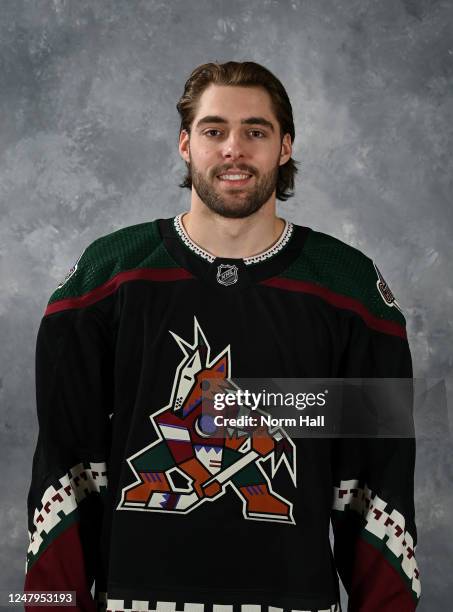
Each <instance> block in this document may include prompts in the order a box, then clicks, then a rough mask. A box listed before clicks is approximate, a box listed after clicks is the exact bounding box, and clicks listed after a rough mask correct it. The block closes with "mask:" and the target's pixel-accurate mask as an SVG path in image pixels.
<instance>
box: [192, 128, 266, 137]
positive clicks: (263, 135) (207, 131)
mask: <svg viewBox="0 0 453 612" xmlns="http://www.w3.org/2000/svg"><path fill="white" fill-rule="evenodd" d="M218 131H219V130H215V129H212V130H206V132H204V134H205V136H206V135H208V134H210V133H211V132H218ZM250 134H259V137H260V138H265V136H266V134H264V133H263V132H260V131H259V130H250Z"/></svg>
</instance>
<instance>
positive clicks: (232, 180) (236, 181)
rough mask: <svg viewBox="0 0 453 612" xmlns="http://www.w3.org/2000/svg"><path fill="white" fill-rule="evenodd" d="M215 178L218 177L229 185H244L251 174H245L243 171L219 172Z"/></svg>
mask: <svg viewBox="0 0 453 612" xmlns="http://www.w3.org/2000/svg"><path fill="white" fill-rule="evenodd" d="M217 178H218V179H219V181H222V182H224V183H227V184H229V185H237V186H240V185H245V184H246V183H247V182H248V181H249V179H251V178H252V175H251V174H247V173H245V172H241V173H225V174H219V175H218V176H217Z"/></svg>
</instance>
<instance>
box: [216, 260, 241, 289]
mask: <svg viewBox="0 0 453 612" xmlns="http://www.w3.org/2000/svg"><path fill="white" fill-rule="evenodd" d="M237 280H238V268H237V266H235V265H234V264H233V265H230V264H220V265H219V266H218V267H217V282H219V283H220V284H221V285H225V286H226V287H227V286H228V285H234V283H236V282H237Z"/></svg>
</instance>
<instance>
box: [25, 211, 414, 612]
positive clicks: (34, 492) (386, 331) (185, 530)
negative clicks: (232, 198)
mask: <svg viewBox="0 0 453 612" xmlns="http://www.w3.org/2000/svg"><path fill="white" fill-rule="evenodd" d="M202 375H203V376H204V379H206V377H208V378H209V377H211V376H212V377H217V378H218V379H219V380H222V379H225V380H228V379H229V378H230V377H235V378H335V377H336V378H342V377H344V378H347V377H385V378H411V377H412V366H411V357H410V352H409V347H408V342H407V338H406V330H405V319H404V316H403V315H402V314H401V311H400V309H399V307H398V304H397V303H396V301H395V299H394V297H393V295H392V293H391V291H390V289H389V288H388V286H387V285H386V283H385V281H384V279H383V278H382V276H381V275H380V273H379V270H378V269H377V267H376V266H375V265H374V264H373V262H372V261H371V260H370V259H369V258H368V257H367V256H365V255H364V254H363V253H361V252H360V251H358V250H356V249H354V248H352V247H350V246H347V245H346V244H344V243H343V242H341V241H339V240H337V239H335V238H333V237H331V236H328V235H326V234H323V233H321V232H317V231H314V230H313V229H310V228H308V227H303V226H299V225H296V224H292V223H288V222H286V225H285V229H284V231H283V233H282V235H281V237H280V239H279V240H278V242H277V243H276V244H274V245H273V246H272V247H271V248H270V249H268V250H267V251H265V252H264V253H261V254H260V255H258V256H255V257H248V258H244V259H228V258H218V257H214V256H212V255H211V254H210V253H208V252H206V251H204V250H203V249H201V248H200V247H199V246H197V245H196V244H195V243H193V241H192V240H191V239H190V238H189V236H188V235H187V234H186V232H185V231H184V227H183V225H182V222H181V215H178V216H176V217H174V218H169V219H158V220H154V221H152V222H146V223H140V224H138V225H133V226H130V227H126V228H123V229H120V230H118V231H115V232H113V233H111V234H109V235H106V236H103V237H101V238H99V239H97V240H95V241H94V242H93V243H92V244H90V245H89V246H88V247H87V248H86V249H85V250H84V252H83V253H82V255H81V257H80V258H79V260H78V261H77V262H76V264H75V265H74V267H73V268H72V269H71V270H70V272H69V274H68V275H67V277H66V279H65V280H64V281H63V282H62V283H61V284H60V285H59V286H58V288H57V289H56V290H55V292H54V293H53V294H52V296H51V297H50V300H49V302H48V305H47V308H46V311H45V313H44V316H43V318H42V321H41V324H40V328H39V332H38V337H37V346H36V394H37V413H38V420H39V437H38V441H37V446H36V450H35V454H34V459H33V471H32V481H31V486H30V491H29V495H28V516H29V536H30V545H29V550H28V554H27V566H26V579H25V588H26V589H29V590H32V589H39V590H67V591H76V592H77V610H83V611H85V612H86V611H94V610H96V609H98V610H105V609H107V610H109V611H112V612H113V611H116V612H118V611H120V610H123V611H128V612H130V611H132V610H147V611H151V610H158V611H159V612H167V611H174V610H187V611H189V610H190V611H191V612H202V611H203V610H205V609H206V610H211V609H212V610H214V611H217V612H227V611H230V610H231V611H233V610H234V611H236V610H238V609H241V610H242V612H257V611H258V610H260V609H261V607H262V606H264V608H263V610H269V612H270V611H271V610H273V611H274V612H277V611H279V610H281V611H283V610H285V611H286V610H298V611H304V610H306V611H314V610H316V611H321V610H323V611H335V610H340V605H339V588H338V577H337V571H338V573H339V575H340V577H341V579H342V581H343V583H344V585H345V588H346V590H347V591H348V593H349V610H350V611H357V612H358V611H359V610H360V611H361V612H372V611H373V612H376V611H380V612H405V611H410V610H413V609H415V607H416V605H417V602H418V600H419V596H420V580H419V573H418V568H417V563H416V560H415V554H414V553H415V548H416V538H417V534H416V527H415V522H414V500H413V473H414V461H415V441H414V439H413V438H407V439H399V438H398V439H380V440H379V439H347V438H344V439H340V438H338V439H330V438H318V439H312V438H304V439H291V440H288V439H286V438H285V440H286V446H285V447H284V448H283V447H282V442H281V440H280V441H278V440H276V439H274V438H272V437H270V438H269V437H267V438H266V437H265V436H264V437H261V438H258V437H257V438H256V439H255V438H254V437H253V435H252V436H250V435H248V436H247V435H245V434H244V432H242V433H241V434H240V435H237V432H236V435H232V436H231V437H228V436H226V437H225V438H219V437H216V436H215V434H214V433H212V432H210V431H209V427H207V426H206V423H205V422H203V421H202V418H201V415H200V412H199V405H200V387H201V386H202V382H200V381H202ZM204 379H203V380H204ZM247 437H248V438H249V439H248V440H247ZM244 442H248V446H247V445H244ZM246 449H247V450H246ZM282 453H283V454H284V456H285V461H283V460H282V457H283V454H282ZM330 521H332V526H333V532H334V537H335V543H334V550H333V551H332V550H331V546H330V541H329V524H330ZM92 592H94V596H93V595H92ZM27 609H28V610H33V609H34V608H33V607H32V606H27ZM36 609H37V610H38V608H36ZM42 609H43V608H40V610H42Z"/></svg>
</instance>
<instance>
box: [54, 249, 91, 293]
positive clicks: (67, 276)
mask: <svg viewBox="0 0 453 612" xmlns="http://www.w3.org/2000/svg"><path fill="white" fill-rule="evenodd" d="M85 251H86V249H84V250H83V251H82V252H81V253H80V255H79V257H78V259H77V261H76V262H75V264H74V265H73V266H72V267H71V268H70V269H69V272H68V273H67V274H66V276H65V277H64V279H63V280H62V281H61V283H59V284H58V285H57V289H61V288H62V287H63V285H65V284H66V283H67V282H68V280H69V279H70V278H71V276H73V275H74V273H75V272H76V270H77V266H78V265H79V261H80V260H81V259H82V255H83V254H84V253H85Z"/></svg>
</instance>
